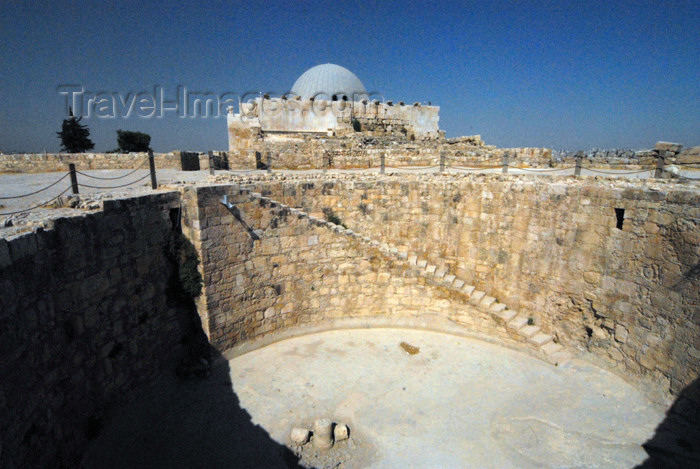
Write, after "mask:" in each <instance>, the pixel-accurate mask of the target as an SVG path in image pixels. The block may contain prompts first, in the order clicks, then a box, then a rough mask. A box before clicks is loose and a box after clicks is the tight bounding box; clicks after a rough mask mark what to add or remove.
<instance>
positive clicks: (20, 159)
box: [0, 152, 182, 173]
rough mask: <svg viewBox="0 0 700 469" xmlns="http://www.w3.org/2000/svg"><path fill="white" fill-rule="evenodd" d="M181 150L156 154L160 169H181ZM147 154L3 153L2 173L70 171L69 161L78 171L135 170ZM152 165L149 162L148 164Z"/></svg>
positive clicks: (146, 164) (0, 169) (0, 155)
mask: <svg viewBox="0 0 700 469" xmlns="http://www.w3.org/2000/svg"><path fill="white" fill-rule="evenodd" d="M179 153H180V152H171V153H154V155H153V156H154V160H155V165H156V170H157V169H159V168H160V169H181V168H182V162H181V159H180V155H179ZM147 157H148V155H147V154H146V153H127V154H123V153H24V154H16V155H4V154H0V173H4V172H7V173H47V172H52V171H67V170H68V163H74V164H75V167H76V168H77V169H78V170H86V169H133V168H136V167H137V166H139V165H141V164H142V163H143V162H144V160H146V159H147ZM144 167H145V168H148V162H146V163H145V165H144Z"/></svg>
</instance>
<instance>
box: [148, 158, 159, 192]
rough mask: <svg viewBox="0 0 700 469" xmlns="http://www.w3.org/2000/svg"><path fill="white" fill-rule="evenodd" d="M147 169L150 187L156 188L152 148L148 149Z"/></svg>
mask: <svg viewBox="0 0 700 469" xmlns="http://www.w3.org/2000/svg"><path fill="white" fill-rule="evenodd" d="M148 169H149V170H150V171H151V189H158V181H156V162H155V159H154V158H153V150H148Z"/></svg>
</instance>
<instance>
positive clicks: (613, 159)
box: [552, 142, 700, 167]
mask: <svg viewBox="0 0 700 469" xmlns="http://www.w3.org/2000/svg"><path fill="white" fill-rule="evenodd" d="M662 151H663V152H665V159H666V161H665V163H666V164H677V165H692V166H695V167H699V166H700V147H691V148H683V145H681V144H679V143H669V142H657V143H656V145H655V146H654V148H651V149H644V150H630V149H612V150H602V149H593V150H587V151H583V152H576V151H564V150H557V151H553V152H552V162H553V163H564V164H574V163H575V161H576V154H577V153H582V156H583V158H584V159H585V162H584V164H593V165H596V166H599V167H600V166H603V167H605V166H610V167H624V166H656V160H657V158H658V157H659V154H660V152H662Z"/></svg>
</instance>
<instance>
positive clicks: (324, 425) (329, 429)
mask: <svg viewBox="0 0 700 469" xmlns="http://www.w3.org/2000/svg"><path fill="white" fill-rule="evenodd" d="M313 443H314V446H315V447H316V448H318V449H324V450H325V449H329V448H330V447H331V446H333V422H331V421H330V420H329V419H318V420H316V421H315V422H314V439H313Z"/></svg>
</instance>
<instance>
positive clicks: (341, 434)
mask: <svg viewBox="0 0 700 469" xmlns="http://www.w3.org/2000/svg"><path fill="white" fill-rule="evenodd" d="M349 436H350V430H349V429H348V426H347V425H344V424H342V423H339V424H337V425H336V426H335V428H333V437H334V438H335V441H343V440H347V439H348V437H349Z"/></svg>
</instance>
